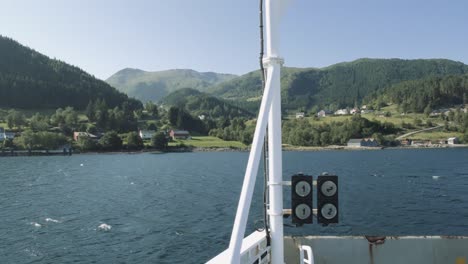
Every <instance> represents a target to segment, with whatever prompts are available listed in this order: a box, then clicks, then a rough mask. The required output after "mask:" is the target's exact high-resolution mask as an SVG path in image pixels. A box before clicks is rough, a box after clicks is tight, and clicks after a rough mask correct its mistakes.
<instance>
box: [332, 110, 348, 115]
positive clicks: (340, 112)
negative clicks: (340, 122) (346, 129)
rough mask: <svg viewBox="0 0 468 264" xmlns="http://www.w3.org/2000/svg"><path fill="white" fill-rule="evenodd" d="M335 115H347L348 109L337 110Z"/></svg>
mask: <svg viewBox="0 0 468 264" xmlns="http://www.w3.org/2000/svg"><path fill="white" fill-rule="evenodd" d="M335 115H349V111H348V109H339V110H338V111H336V112H335Z"/></svg>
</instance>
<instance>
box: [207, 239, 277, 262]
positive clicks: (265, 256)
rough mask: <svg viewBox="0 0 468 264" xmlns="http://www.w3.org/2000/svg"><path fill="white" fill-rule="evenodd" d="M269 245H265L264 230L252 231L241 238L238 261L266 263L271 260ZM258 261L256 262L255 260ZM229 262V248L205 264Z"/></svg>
mask: <svg viewBox="0 0 468 264" xmlns="http://www.w3.org/2000/svg"><path fill="white" fill-rule="evenodd" d="M270 258H271V256H270V247H269V246H267V240H266V234H265V232H264V231H263V232H254V233H252V234H251V235H249V236H248V237H246V238H244V239H243V240H242V246H241V253H240V263H243V264H253V263H259V264H267V263H270V261H271V259H270ZM257 261H258V262H257ZM227 263H230V252H229V250H225V251H223V252H222V253H221V254H219V255H218V256H216V257H214V258H213V259H211V260H210V261H208V262H207V264H227Z"/></svg>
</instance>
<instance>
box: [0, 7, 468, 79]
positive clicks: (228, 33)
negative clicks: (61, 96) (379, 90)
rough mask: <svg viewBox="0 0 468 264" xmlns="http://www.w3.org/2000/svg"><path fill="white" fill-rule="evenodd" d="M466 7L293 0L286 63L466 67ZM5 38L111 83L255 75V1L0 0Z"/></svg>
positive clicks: (286, 24) (286, 27) (285, 30)
mask: <svg viewBox="0 0 468 264" xmlns="http://www.w3.org/2000/svg"><path fill="white" fill-rule="evenodd" d="M467 14H468V1H466V0H450V1H447V0H360V1H358V0H354V1H349V0H295V1H294V2H293V4H292V5H291V7H290V8H289V10H288V12H287V14H286V16H285V18H284V20H283V24H282V28H281V34H282V35H281V37H282V40H281V53H282V56H283V57H285V60H286V66H293V67H323V66H328V65H331V64H334V63H337V62H342V61H350V60H354V59H357V58H361V57H371V58H406V59H414V58H447V59H452V60H457V61H461V62H464V63H468V15H467ZM0 35H3V36H7V37H10V38H13V39H15V40H17V41H19V42H20V43H22V44H23V45H26V46H29V47H31V48H33V49H35V50H37V51H39V52H41V53H43V54H45V55H48V56H50V57H52V58H57V59H60V60H63V61H65V62H67V63H70V64H73V65H76V66H78V67H80V68H82V69H84V70H85V71H87V72H89V73H91V74H93V75H95V76H97V77H98V78H101V79H106V78H108V77H109V76H110V75H112V74H113V73H115V72H117V71H118V70H121V69H123V68H127V67H130V68H139V69H143V70H148V71H158V70H165V69H174V68H179V69H180V68H190V69H195V70H198V71H215V72H224V73H234V74H244V73H247V72H249V71H252V70H256V69H257V68H258V52H259V47H258V46H259V44H258V43H259V40H258V38H259V37H258V0H131V1H130V0H80V1H78V0H73V1H72V0H48V1H36V0H15V1H10V0H0Z"/></svg>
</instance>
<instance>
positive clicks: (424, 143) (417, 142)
mask: <svg viewBox="0 0 468 264" xmlns="http://www.w3.org/2000/svg"><path fill="white" fill-rule="evenodd" d="M431 145H432V141H431V140H413V141H411V146H416V147H424V146H431Z"/></svg>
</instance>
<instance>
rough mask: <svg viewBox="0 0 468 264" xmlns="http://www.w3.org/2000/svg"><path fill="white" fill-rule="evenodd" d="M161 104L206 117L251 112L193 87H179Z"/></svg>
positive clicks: (222, 116)
mask: <svg viewBox="0 0 468 264" xmlns="http://www.w3.org/2000/svg"><path fill="white" fill-rule="evenodd" d="M161 103H162V104H163V105H167V106H176V107H179V108H182V109H185V110H186V111H188V112H189V113H190V114H192V115H195V116H197V115H205V116H206V117H207V118H211V119H217V118H229V119H231V118H235V117H252V116H253V114H252V113H250V112H248V111H246V110H244V109H242V108H239V107H237V106H235V105H232V104H231V103H228V102H226V101H224V100H222V99H219V98H216V97H213V96H210V95H208V94H206V93H202V92H199V91H197V90H195V89H189V88H185V89H180V90H177V91H175V92H172V93H171V94H169V95H167V96H166V97H164V98H163V99H162V100H161Z"/></svg>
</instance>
